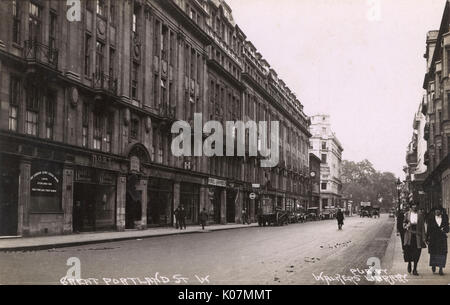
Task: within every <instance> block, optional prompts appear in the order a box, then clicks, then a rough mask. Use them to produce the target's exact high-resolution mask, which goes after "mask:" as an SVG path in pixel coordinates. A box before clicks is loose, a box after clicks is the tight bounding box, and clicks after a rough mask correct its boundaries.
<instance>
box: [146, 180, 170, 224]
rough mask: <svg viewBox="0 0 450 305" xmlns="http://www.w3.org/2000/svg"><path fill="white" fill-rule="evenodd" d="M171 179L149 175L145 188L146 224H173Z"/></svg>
mask: <svg viewBox="0 0 450 305" xmlns="http://www.w3.org/2000/svg"><path fill="white" fill-rule="evenodd" d="M172 210H173V181H171V180H167V179H161V178H153V177H151V178H150V179H149V181H148V190H147V225H148V226H170V225H173V219H172V217H171V215H172Z"/></svg>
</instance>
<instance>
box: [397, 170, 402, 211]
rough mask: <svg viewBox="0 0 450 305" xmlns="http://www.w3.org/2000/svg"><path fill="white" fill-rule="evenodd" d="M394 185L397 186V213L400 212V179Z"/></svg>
mask: <svg viewBox="0 0 450 305" xmlns="http://www.w3.org/2000/svg"><path fill="white" fill-rule="evenodd" d="M396 184H397V196H398V204H397V205H398V206H397V209H398V211H400V191H401V189H402V182H401V181H400V178H398V179H397V182H396Z"/></svg>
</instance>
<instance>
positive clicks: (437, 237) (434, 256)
mask: <svg viewBox="0 0 450 305" xmlns="http://www.w3.org/2000/svg"><path fill="white" fill-rule="evenodd" d="M448 229H449V228H448V215H447V213H446V211H445V210H444V209H443V208H442V207H438V208H436V209H435V210H434V213H431V215H430V217H429V218H428V222H427V242H428V253H430V267H431V270H432V271H433V273H435V272H436V267H439V275H444V270H443V269H444V268H445V263H446V262H447V251H448V249H447V233H448Z"/></svg>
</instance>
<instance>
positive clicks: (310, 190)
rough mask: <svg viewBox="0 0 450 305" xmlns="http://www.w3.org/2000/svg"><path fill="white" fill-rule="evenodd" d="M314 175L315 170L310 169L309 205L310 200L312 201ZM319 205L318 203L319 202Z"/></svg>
mask: <svg viewBox="0 0 450 305" xmlns="http://www.w3.org/2000/svg"><path fill="white" fill-rule="evenodd" d="M315 177H316V172H315V171H311V172H310V173H309V206H308V208H309V207H311V205H312V202H313V186H314V179H315ZM319 205H320V203H319Z"/></svg>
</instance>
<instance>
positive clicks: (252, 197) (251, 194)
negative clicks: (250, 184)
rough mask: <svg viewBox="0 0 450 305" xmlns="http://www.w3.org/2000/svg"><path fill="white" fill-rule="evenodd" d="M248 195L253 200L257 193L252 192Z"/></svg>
mask: <svg viewBox="0 0 450 305" xmlns="http://www.w3.org/2000/svg"><path fill="white" fill-rule="evenodd" d="M248 197H249V198H250V199H252V200H253V199H255V198H256V194H255V193H250V195H249V196H248Z"/></svg>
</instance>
